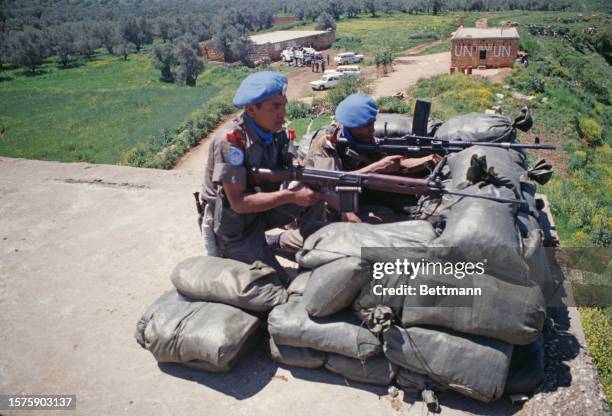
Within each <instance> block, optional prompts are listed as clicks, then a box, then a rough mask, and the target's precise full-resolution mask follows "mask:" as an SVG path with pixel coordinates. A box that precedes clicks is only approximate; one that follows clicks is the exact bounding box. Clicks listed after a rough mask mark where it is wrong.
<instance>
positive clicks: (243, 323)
mask: <svg viewBox="0 0 612 416" xmlns="http://www.w3.org/2000/svg"><path fill="white" fill-rule="evenodd" d="M470 117H472V118H473V117H476V116H473V115H472V116H470ZM479 117H480V119H481V120H482V119H483V118H484V119H486V120H487V122H475V121H474V120H473V119H469V120H467V121H466V120H463V121H462V119H459V120H455V119H451V120H449V122H450V125H447V126H446V127H444V125H442V127H440V129H439V130H438V132H441V133H440V134H451V133H449V132H451V131H452V135H453V136H454V135H456V132H457V131H461V129H457V128H456V126H457V125H462V124H461V123H464V122H465V123H467V124H469V125H470V126H471V127H470V128H472V130H471V131H470V132H469V134H468V133H465V134H464V136H466V135H467V136H470V137H472V138H474V139H475V140H478V141H483V140H486V141H495V140H496V136H495V135H496V134H498V133H499V132H500V131H501V133H500V134H503V135H504V137H510V138H511V139H512V140H513V139H514V137H515V131H513V130H514V129H515V127H514V126H512V124H513V123H514V124H516V123H517V121H514V122H512V120H509V119H504V120H501V121H500V120H497V119H495V120H494V119H493V118H491V117H490V116H488V115H480V116H479ZM496 120H497V121H500V122H501V127H500V124H499V123H497V121H496ZM449 122H447V123H449ZM465 123H464V124H465ZM474 123H475V124H474ZM496 123H497V124H496ZM453 126H454V127H453ZM474 126H476V127H477V126H485V128H484V129H485V130H487V131H488V133H487V132H486V131H484V132H483V131H480V130H478V128H476V129H474ZM495 126H497V127H495ZM387 127H388V126H387ZM465 129H467V127H465V126H464V130H463V131H464V132H465ZM509 129H510V130H509ZM487 134H488V136H487ZM467 136H466V137H467ZM466 137H461V138H463V139H466ZM449 138H451V139H457V137H449ZM547 177H550V167H549V165H547V164H546V163H544V162H538V163H537V164H536V168H533V169H528V168H527V165H526V157H525V155H524V154H523V153H521V152H517V151H512V150H506V149H495V148H485V147H473V148H470V149H466V150H464V151H462V152H459V153H455V154H453V155H451V156H449V157H448V161H447V166H446V167H445V168H444V170H443V180H444V183H445V185H447V186H448V187H449V188H454V189H461V190H466V191H469V192H472V193H477V194H489V195H497V196H504V197H507V198H516V199H523V200H525V201H527V204H526V205H521V206H519V205H516V204H508V203H499V202H494V201H487V200H482V199H475V198H458V197H450V196H444V197H443V198H440V197H423V198H422V199H421V201H420V205H421V219H420V220H414V221H404V222H399V223H393V224H380V225H371V224H353V223H335V224H330V225H328V226H326V227H324V228H322V229H320V230H319V231H317V232H315V233H314V234H312V235H311V236H310V237H309V238H308V239H306V241H305V243H304V247H303V249H302V250H301V251H300V252H298V254H297V256H296V260H297V261H298V263H299V265H300V268H301V269H302V271H303V272H302V273H301V274H300V275H298V276H297V278H295V279H294V280H293V282H292V283H291V285H290V286H289V288H288V289H286V290H285V288H284V287H283V286H282V285H281V283H280V281H279V280H278V278H277V277H276V274H275V272H274V269H272V268H270V267H268V266H266V265H264V264H263V263H260V262H255V263H254V264H252V265H248V264H244V263H240V262H237V261H234V260H228V259H220V258H211V257H195V258H191V259H187V260H185V261H183V262H181V263H180V264H179V265H178V266H177V267H176V268H175V270H174V271H173V272H172V276H171V280H172V282H173V284H174V285H175V287H176V290H173V291H170V292H168V293H166V294H164V295H163V296H162V297H160V298H159V299H158V300H157V301H156V302H155V303H154V304H153V305H152V306H151V307H150V308H149V309H148V310H147V311H146V312H145V314H144V315H143V317H142V318H141V320H140V321H139V322H138V325H137V329H136V339H137V341H138V342H139V344H140V345H142V346H143V347H144V348H146V349H147V350H149V351H150V352H151V353H152V354H153V355H154V357H155V358H156V359H157V360H158V361H159V362H178V363H183V364H186V365H189V366H194V367H197V368H201V369H204V370H207V371H227V370H229V369H231V367H232V365H233V364H234V363H235V362H236V360H237V359H238V358H239V357H240V356H241V355H242V354H243V353H244V352H245V351H247V350H248V349H249V348H250V346H252V345H254V344H255V343H256V342H258V340H260V339H261V337H260V336H261V335H263V336H264V340H265V344H266V345H267V348H268V350H269V354H270V356H271V358H272V359H273V360H275V361H277V362H279V363H282V364H285V365H288V366H298V367H308V368H320V367H321V368H326V369H327V370H329V371H332V372H334V373H338V374H340V375H342V376H344V377H346V378H347V379H349V380H354V381H358V382H364V383H372V384H377V385H390V384H397V385H399V386H400V387H403V388H407V389H408V388H409V389H417V390H431V389H433V390H440V391H442V390H448V389H450V390H454V391H457V392H459V393H462V394H465V395H467V396H469V397H472V398H475V399H477V400H480V401H484V402H489V401H493V400H496V399H498V398H499V397H500V396H501V395H502V394H503V393H504V392H506V393H529V392H530V391H532V390H533V389H534V388H535V387H536V386H537V385H538V384H539V382H540V381H541V380H542V378H543V371H544V370H543V337H542V328H543V325H544V320H545V317H546V301H547V300H548V299H549V298H550V297H551V296H552V294H553V292H554V290H555V288H556V282H553V281H552V280H551V273H550V271H549V270H548V263H547V260H546V256H545V254H544V251H543V247H542V230H541V229H540V227H539V223H538V215H539V214H538V210H537V209H536V205H535V190H536V185H535V183H534V181H538V182H540V183H541V182H542V181H543V180H545V179H546V178H547ZM362 247H374V248H376V247H378V248H380V250H379V251H375V252H374V254H372V257H368V255H369V254H366V255H364V252H362ZM389 248H397V249H398V250H400V252H401V253H402V255H403V256H404V258H406V257H408V258H409V259H411V260H414V261H418V260H420V259H423V258H429V257H431V256H432V253H433V255H434V256H435V257H436V258H439V259H441V260H444V259H445V256H447V257H448V258H449V259H450V258H452V259H453V260H455V261H456V260H457V259H464V260H477V259H482V258H486V259H487V268H486V273H485V275H483V276H481V277H480V278H479V279H480V280H479V281H478V285H480V286H481V287H482V288H483V291H485V290H486V293H487V296H483V297H481V298H476V297H475V298H474V299H473V303H472V304H471V305H470V307H462V306H457V307H453V306H448V305H444V304H442V303H436V302H437V300H435V299H434V300H433V301H432V299H431V298H424V297H419V296H404V297H399V300H398V297H397V296H394V297H393V298H392V297H390V296H387V295H375V294H374V291H373V285H374V284H382V285H383V286H385V287H387V288H393V287H399V286H400V285H402V284H404V283H406V281H405V279H403V278H402V277H401V276H399V275H393V274H390V275H387V276H385V277H384V278H382V279H381V280H377V281H374V279H372V275H371V273H370V266H371V264H372V262H374V261H381V260H387V261H393V260H394V258H396V256H397V253H398V251H395V250H389ZM421 277H423V276H417V279H419V278H421ZM437 277H438V276H428V279H430V281H432V282H436V279H437ZM423 278H424V277H423ZM439 278H440V279H439V280H440V282H442V280H443V279H442V276H439ZM474 284H475V282H474V281H470V280H469V279H462V280H460V281H457V282H456V285H457V286H461V285H465V286H470V285H472V286H473V285H474ZM263 328H267V332H268V334H265V333H264V331H263Z"/></svg>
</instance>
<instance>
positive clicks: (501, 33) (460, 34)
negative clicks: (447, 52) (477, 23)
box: [451, 27, 520, 39]
mask: <svg viewBox="0 0 612 416" xmlns="http://www.w3.org/2000/svg"><path fill="white" fill-rule="evenodd" d="M519 38H520V37H519V34H518V31H517V30H516V28H515V27H489V28H486V29H480V28H474V27H462V28H460V29H458V30H457V31H456V32H455V33H454V34H453V36H452V38H451V39H519Z"/></svg>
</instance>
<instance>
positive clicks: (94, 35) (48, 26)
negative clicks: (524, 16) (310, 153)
mask: <svg viewBox="0 0 612 416" xmlns="http://www.w3.org/2000/svg"><path fill="white" fill-rule="evenodd" d="M570 6H571V5H570V4H569V1H568V0H554V1H544V0H314V1H308V2H305V1H303V0H223V1H220V0H149V1H146V2H142V1H140V0H82V1H75V0H0V69H1V68H2V67H3V66H4V65H6V64H11V65H14V66H22V67H26V68H29V69H30V70H31V71H33V72H34V71H36V69H37V68H38V67H39V66H40V65H41V64H42V63H43V62H44V61H45V60H46V59H48V58H50V57H53V56H55V57H56V59H57V62H58V64H59V65H60V66H61V67H69V66H71V65H73V64H74V63H75V62H76V60H77V58H85V59H91V58H92V56H93V55H94V52H95V51H96V50H98V49H100V48H103V49H104V50H106V52H107V53H109V54H114V55H117V56H120V57H123V58H124V59H127V57H128V55H129V54H130V53H131V52H138V51H140V50H141V49H142V47H143V46H144V45H148V44H151V43H153V41H154V39H159V40H161V41H162V45H161V46H160V47H158V48H156V49H155V51H153V52H152V55H153V60H154V62H155V64H156V65H157V66H159V68H160V71H161V77H162V79H164V80H168V81H172V80H189V82H191V79H192V77H189V76H187V77H186V76H185V75H184V74H183V73H184V72H185V71H184V70H183V69H179V67H181V66H183V67H185V66H193V65H191V64H189V65H187V64H181V62H186V61H189V60H190V59H191V57H192V54H191V53H187V52H186V51H187V50H188V49H189V47H190V45H191V46H193V45H196V44H197V42H203V41H209V42H210V45H211V46H212V47H214V48H217V49H219V50H221V51H222V52H223V53H224V54H225V56H226V58H227V59H226V60H229V61H241V62H242V63H244V64H249V63H250V62H249V58H248V57H249V51H250V49H251V47H252V45H251V43H250V41H249V40H248V37H247V35H248V34H249V33H253V32H256V31H259V30H263V29H268V28H270V27H271V26H272V23H273V20H274V16H275V15H291V16H295V17H296V18H297V19H298V20H303V21H312V22H315V23H316V27H317V28H318V29H327V28H330V27H331V28H335V26H336V21H337V20H340V19H342V18H346V19H352V18H355V17H357V16H358V15H360V14H368V15H371V16H373V17H376V16H379V15H380V14H382V13H389V12H394V11H396V12H402V13H431V14H438V13H441V12H443V11H445V10H449V11H453V10H463V11H480V10H508V9H529V10H534V9H535V10H551V9H563V8H568V7H570ZM166 44H168V45H166ZM186 48H187V49H186ZM192 49H193V50H194V52H197V51H196V49H199V48H197V47H196V48H192ZM196 54H197V53H196ZM187 56H189V57H190V58H189V59H187V58H185V57H187ZM164 62H165V63H164ZM196 66H197V65H196ZM187 72H189V71H187Z"/></svg>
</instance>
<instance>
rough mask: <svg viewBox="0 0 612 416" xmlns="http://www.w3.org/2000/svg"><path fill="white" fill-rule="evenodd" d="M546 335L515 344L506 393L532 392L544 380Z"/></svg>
mask: <svg viewBox="0 0 612 416" xmlns="http://www.w3.org/2000/svg"><path fill="white" fill-rule="evenodd" d="M544 376H545V374H544V337H543V336H540V337H539V338H538V339H537V340H536V341H534V342H532V343H531V344H529V345H520V346H515V347H514V351H513V352H512V361H511V362H510V372H509V373H508V380H507V381H506V389H505V390H504V393H506V394H530V393H533V392H534V391H535V389H536V388H537V387H538V386H539V385H540V383H541V382H542V381H543V380H544Z"/></svg>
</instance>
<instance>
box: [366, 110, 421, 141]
mask: <svg viewBox="0 0 612 416" xmlns="http://www.w3.org/2000/svg"><path fill="white" fill-rule="evenodd" d="M407 134H412V117H410V116H407V115H405V114H394V113H379V114H378V115H377V116H376V121H375V122H374V137H380V138H386V137H402V136H405V135H407Z"/></svg>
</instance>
